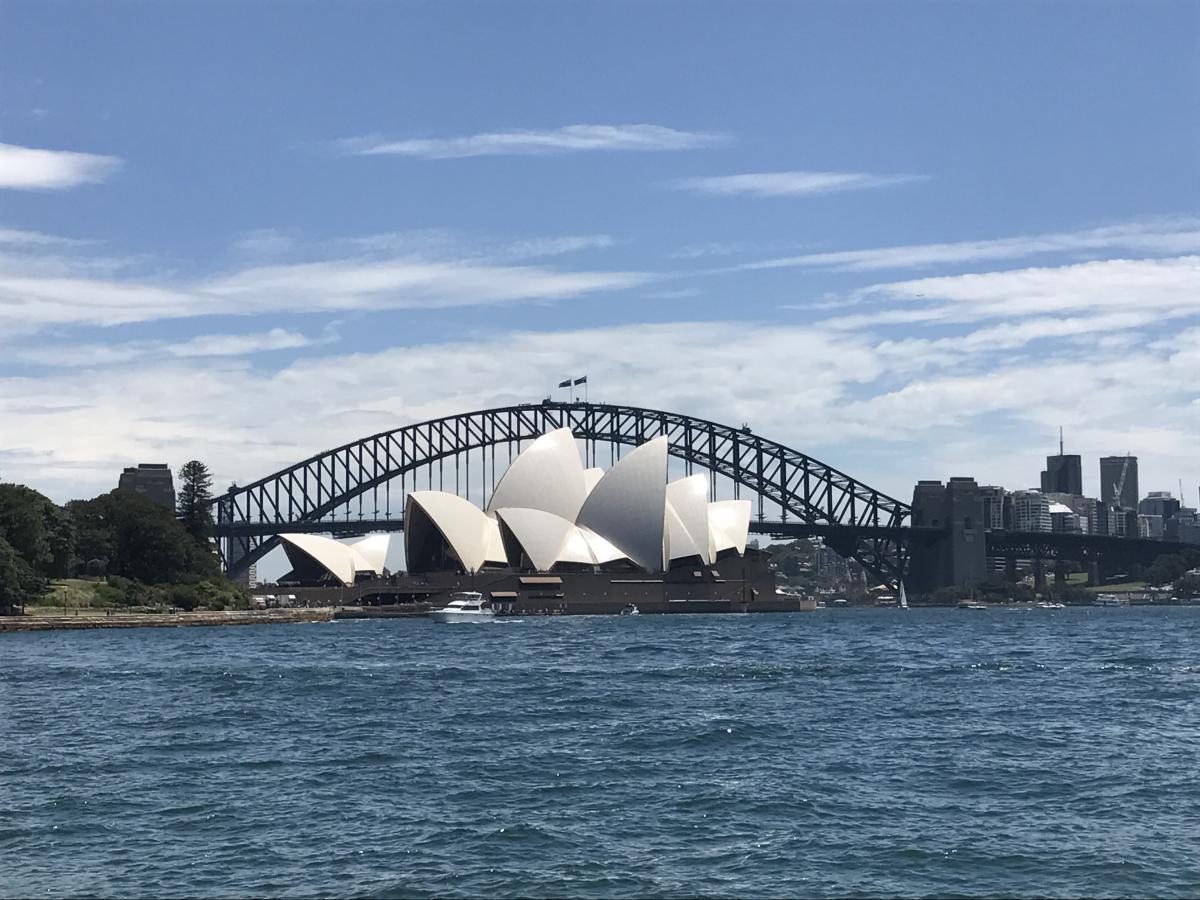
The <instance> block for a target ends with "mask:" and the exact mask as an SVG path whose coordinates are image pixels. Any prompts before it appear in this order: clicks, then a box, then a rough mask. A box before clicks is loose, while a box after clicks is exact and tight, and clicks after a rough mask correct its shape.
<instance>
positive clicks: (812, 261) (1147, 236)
mask: <svg viewBox="0 0 1200 900" xmlns="http://www.w3.org/2000/svg"><path fill="white" fill-rule="evenodd" d="M1114 249H1115V250H1121V251H1131V252H1135V253H1164V254H1182V253H1195V252H1200V220H1197V219H1190V218H1184V219H1161V220H1149V221H1145V222H1131V223H1124V224H1119V225H1109V226H1104V227H1102V228H1089V229H1084V230H1081V231H1065V232H1051V233H1048V234H1036V235H1023V236H1019V237H1008V238H996V239H992V240H979V241H954V242H949V243H941V244H906V245H901V246H896V247H876V248H870V249H865V250H837V251H833V252H829V253H805V254H802V255H799V256H784V257H779V258H776V259H764V260H759V261H756V262H748V263H742V264H740V265H737V266H730V267H728V268H725V269H719V270H713V271H715V272H725V273H727V272H745V271H754V270H756V269H784V268H830V269H838V270H841V271H853V272H863V271H872V270H879V269H915V268H923V267H929V266H939V265H955V264H963V263H974V262H993V261H996V260H1002V259H1021V258H1024V257H1029V256H1037V255H1040V254H1048V253H1091V252H1097V251H1105V250H1114Z"/></svg>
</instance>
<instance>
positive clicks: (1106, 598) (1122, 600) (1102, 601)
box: [1095, 594, 1129, 606]
mask: <svg viewBox="0 0 1200 900" xmlns="http://www.w3.org/2000/svg"><path fill="white" fill-rule="evenodd" d="M1095 602H1096V605H1097V606H1128V605H1129V598H1128V597H1122V596H1121V595H1120V594H1097V595H1096V601H1095Z"/></svg>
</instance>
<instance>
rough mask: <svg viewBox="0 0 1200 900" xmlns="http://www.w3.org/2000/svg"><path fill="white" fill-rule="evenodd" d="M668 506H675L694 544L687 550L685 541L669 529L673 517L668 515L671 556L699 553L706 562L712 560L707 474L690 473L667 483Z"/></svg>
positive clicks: (669, 508) (669, 507) (672, 508)
mask: <svg viewBox="0 0 1200 900" xmlns="http://www.w3.org/2000/svg"><path fill="white" fill-rule="evenodd" d="M667 508H668V510H673V511H674V512H675V514H676V515H677V516H678V517H679V524H680V526H681V527H682V528H683V529H684V531H685V532H686V533H687V537H688V538H689V539H690V543H691V545H692V547H694V548H695V549H694V550H693V551H692V552H691V553H684V552H682V550H683V546H684V545H683V543H682V542H679V543H677V538H676V537H675V535H674V534H673V533H671V531H670V524H671V520H670V518H669V517H668V519H667V525H668V543H669V546H670V558H671V559H682V558H683V557H684V556H699V557H700V558H701V559H702V560H704V562H706V563H711V562H712V561H713V554H712V540H711V539H710V537H709V533H708V477H707V476H706V475H689V476H688V477H687V478H680V479H678V480H676V481H671V482H668V483H667Z"/></svg>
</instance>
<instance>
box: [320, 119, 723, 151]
mask: <svg viewBox="0 0 1200 900" xmlns="http://www.w3.org/2000/svg"><path fill="white" fill-rule="evenodd" d="M727 141H728V138H727V137H726V136H724V135H720V134H712V133H707V132H697V131H679V130H677V129H674V128H667V127H665V126H663V125H644V124H643V125H567V126H564V127H562V128H555V129H549V130H544V131H490V132H483V133H480V134H470V135H463V136H459V137H448V138H410V139H407V140H398V141H390V140H386V139H384V138H380V137H374V136H371V137H357V138H347V139H345V140H341V141H338V142H337V147H338V149H340V150H341V152H343V153H346V154H349V155H353V156H378V155H395V156H413V157H420V158H422V159H461V158H464V157H469V156H533V155H542V154H554V153H576V152H581V151H589V150H592V151H594V150H626V151H628V150H660V151H661V150H694V149H697V148H699V147H711V146H714V145H717V144H722V143H726V142H727Z"/></svg>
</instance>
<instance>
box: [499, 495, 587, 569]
mask: <svg viewBox="0 0 1200 900" xmlns="http://www.w3.org/2000/svg"><path fill="white" fill-rule="evenodd" d="M496 515H497V516H498V517H499V519H500V521H501V522H503V523H504V525H505V527H506V528H508V530H509V531H510V532H512V536H513V537H514V538H515V539H516V541H517V543H518V544H520V545H521V550H522V551H523V552H524V553H525V555H526V556H528V557H529V561H530V562H531V563H533V567H534V568H535V569H537V570H538V571H539V572H549V571H550V570H551V569H552V568H554V564H555V563H556V562H560V561H565V560H563V548H564V546H565V545H566V543H567V540H568V538H569V537H570V536H571V534H572V532H575V531H577V530H578V529H577V528H576V527H575V525H574V524H573V523H571V522H569V521H568V520H566V519H564V518H563V517H562V516H556V515H554V513H548V512H546V511H545V510H542V509H507V508H506V509H498V510H496ZM583 549H584V551H585V553H586V551H587V546H586V545H584V548H583ZM571 561H572V562H576V561H578V562H586V563H591V562H592V559H591V554H587V556H586V557H585V558H584V559H583V560H571Z"/></svg>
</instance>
